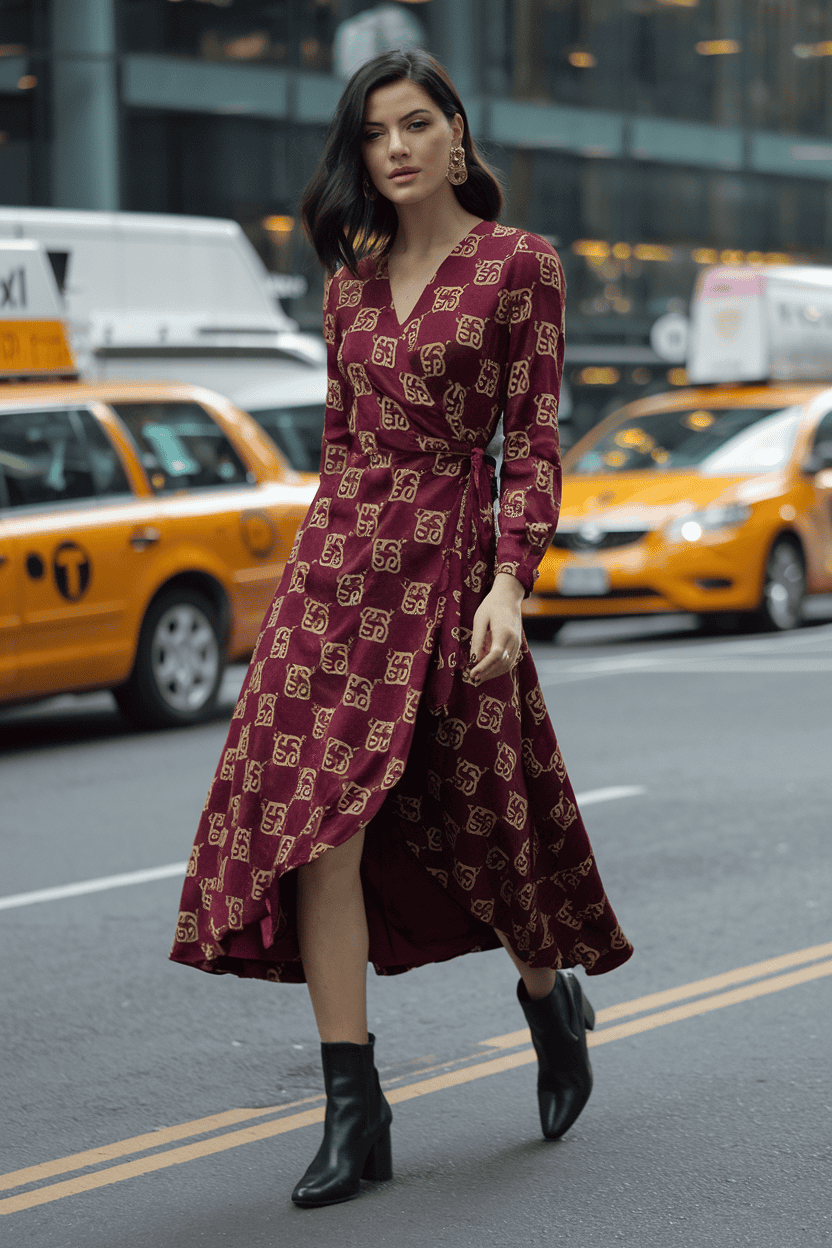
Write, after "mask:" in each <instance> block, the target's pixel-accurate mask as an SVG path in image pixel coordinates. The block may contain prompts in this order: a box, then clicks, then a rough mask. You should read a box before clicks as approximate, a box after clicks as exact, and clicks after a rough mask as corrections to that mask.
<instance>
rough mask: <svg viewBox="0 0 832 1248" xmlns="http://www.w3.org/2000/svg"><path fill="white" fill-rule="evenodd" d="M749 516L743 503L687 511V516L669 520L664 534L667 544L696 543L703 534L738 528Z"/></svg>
mask: <svg viewBox="0 0 832 1248" xmlns="http://www.w3.org/2000/svg"><path fill="white" fill-rule="evenodd" d="M750 516H751V508H750V507H746V505H745V504H744V503H726V504H725V505H724V506H718V505H714V506H712V507H704V508H703V509H702V510H701V511H689V512H688V513H687V515H684V516H677V518H676V519H675V520H671V522H670V524H668V525H667V527H666V528H665V531H664V534H665V537H666V538H667V540H668V541H669V542H698V541H699V539H700V537H701V536H702V534H703V533H713V532H716V531H717V530H718V529H736V528H739V526H740V525H741V524H745V522H746V520H748V519H749V517H750Z"/></svg>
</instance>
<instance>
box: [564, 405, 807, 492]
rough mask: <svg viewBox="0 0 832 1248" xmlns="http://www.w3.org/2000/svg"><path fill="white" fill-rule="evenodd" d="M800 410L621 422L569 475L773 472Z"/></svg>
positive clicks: (701, 412)
mask: <svg viewBox="0 0 832 1248" xmlns="http://www.w3.org/2000/svg"><path fill="white" fill-rule="evenodd" d="M800 414H801V408H799V407H786V408H780V409H779V410H777V411H772V410H771V408H759V407H732V408H711V409H705V408H696V409H695V410H694V411H673V412H652V413H650V414H649V415H645V416H639V417H637V418H633V419H631V420H624V421H622V422H621V424H619V425H617V426H616V428H614V429H612V430H610V432H609V433H607V434H606V435H605V436H604V437H603V438H601V439H600V441H598V442H596V443H595V445H594V446H593V447H592V448H591V449H590V450H588V451H586V452H585V454H583V455H582V456H581V457H580V459H579V460H578V461H577V463H576V464H574V465H573V466H572V468H571V469H570V471H571V472H575V473H582V474H587V475H588V474H595V473H608V472H609V473H615V472H651V471H652V472H662V471H665V472H666V471H668V470H673V469H691V468H695V469H697V470H698V471H699V472H701V473H703V474H704V475H705V476H711V477H718V476H733V475H735V474H736V475H743V474H751V473H757V472H773V471H774V470H775V469H777V468H782V467H783V465H784V464H785V463H786V462H787V460H788V459H789V456H790V455H791V453H792V448H793V447H794V442H795V438H796V437H797V430H798V426H799V424H800Z"/></svg>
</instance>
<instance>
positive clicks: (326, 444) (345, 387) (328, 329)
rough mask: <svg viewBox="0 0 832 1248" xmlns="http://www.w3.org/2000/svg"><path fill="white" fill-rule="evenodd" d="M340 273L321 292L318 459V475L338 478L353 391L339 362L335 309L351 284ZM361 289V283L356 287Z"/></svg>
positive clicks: (340, 333) (339, 339)
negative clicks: (322, 406) (322, 397)
mask: <svg viewBox="0 0 832 1248" xmlns="http://www.w3.org/2000/svg"><path fill="white" fill-rule="evenodd" d="M344 273H345V271H344V270H343V269H340V270H339V271H338V272H337V273H336V274H335V276H334V277H331V278H329V279H328V280H327V283H326V286H325V289H324V308H323V330H324V341H325V342H326V372H327V388H326V414H325V417H324V440H323V451H322V455H321V472H322V473H324V474H330V473H334V474H336V475H338V474H340V473H341V472H342V471H343V469H344V465H345V463H346V447H347V445H348V444H349V436H350V430H349V421H350V413H351V409H352V405H353V403H354V402H355V396H354V393H353V387H352V385H351V384H350V379H349V376H348V375H347V371H346V369H345V368H344V364H343V360H342V358H341V346H342V342H343V329H342V327H341V325H340V324H339V321H340V318H339V315H338V309H339V307H340V306H341V305H342V303H343V300H344V298H345V291H344V288H345V287H346V288H347V293H346V297H347V298H350V297H351V295H350V292H349V287H350V285H351V284H355V283H350V281H349V278H348V276H347V280H344ZM358 285H360V283H358Z"/></svg>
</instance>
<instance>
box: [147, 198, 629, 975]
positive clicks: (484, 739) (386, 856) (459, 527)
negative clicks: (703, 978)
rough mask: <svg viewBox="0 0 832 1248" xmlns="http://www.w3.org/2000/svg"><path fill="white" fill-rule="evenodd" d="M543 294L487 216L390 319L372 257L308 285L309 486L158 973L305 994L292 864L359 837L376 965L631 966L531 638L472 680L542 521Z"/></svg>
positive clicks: (555, 376)
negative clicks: (314, 301)
mask: <svg viewBox="0 0 832 1248" xmlns="http://www.w3.org/2000/svg"><path fill="white" fill-rule="evenodd" d="M563 296H564V289H563V275H562V270H561V267H560V263H559V261H558V258H557V255H556V253H555V252H554V251H553V250H552V248H551V247H550V246H549V245H548V244H547V243H546V242H544V241H543V240H542V239H540V238H537V237H536V236H535V235H532V234H528V233H525V232H523V231H520V230H515V229H510V228H509V227H505V226H500V225H494V224H493V223H490V222H483V223H482V224H481V225H479V226H476V227H475V228H474V230H472V231H471V233H470V234H469V235H468V236H467V237H466V238H465V239H463V240H462V242H461V243H460V244H458V246H457V247H456V248H455V249H454V251H453V252H452V253H451V254H450V256H448V257H447V259H446V260H445V261H444V262H443V264H442V265H441V266H440V268H439V270H438V271H437V273H436V275H435V278H434V279H433V280H432V281H431V282H429V283H428V285H427V286H426V288H425V290H424V292H423V294H422V296H421V297H420V299H419V301H418V302H417V304H416V307H415V308H414V309H413V313H412V315H411V316H410V317H409V318H408V320H407V322H406V323H405V324H403V325H400V324H399V322H398V320H397V317H396V314H395V311H394V309H393V306H392V299H391V296H390V287H389V282H388V279H387V272H386V262H385V261H383V260H382V261H378V260H365V261H363V262H362V263H361V265H360V266H359V271H358V275H357V276H355V275H352V274H349V273H347V272H345V271H344V270H342V271H341V272H339V273H338V274H336V276H335V277H334V278H332V279H331V280H330V281H329V282H328V284H327V289H326V294H325V304H324V337H325V339H326V342H327V355H328V370H329V387H328V396H327V412H326V427H325V435H324V447H323V454H322V462H321V479H320V488H319V490H318V492H317V495H316V497H315V500H314V502H313V504H312V506H311V507H310V509H309V512H308V514H307V516H306V519H305V520H304V522H303V524H302V525H301V527H300V530H299V532H298V537H297V540H296V542H295V545H294V547H293V549H292V552H291V555H290V557H289V560H288V562H287V565H286V568H285V571H284V574H283V576H282V578H281V582H280V584H279V586H278V588H277V591H276V594H275V598H274V600H273V602H272V606H271V609H270V611H269V613H268V614H267V616H266V618H265V620H264V624H263V629H262V632H261V634H260V638H259V640H258V643H257V648H256V650H255V653H254V656H253V658H252V662H251V665H250V668H249V671H248V674H247V677H246V681H245V684H244V686H243V689H242V691H241V694H240V699H239V702H238V705H237V708H236V710H235V712H234V716H233V718H232V721H231V726H230V730H229V733H228V739H227V742H226V746H225V749H224V751H223V754H222V756H221V759H220V763H219V766H218V768H217V772H216V775H215V778H214V781H213V783H212V786H211V790H210V792H209V796H208V799H207V802H206V807H205V811H204V812H203V816H202V819H201V822H200V825H199V829H198V831H197V837H196V842H195V846H194V851H193V854H192V858H191V863H190V864H189V868H188V875H187V877H186V880H185V886H184V889H183V898H182V904H181V913H180V919H179V924H178V928H177V937H176V944H175V946H174V950H173V953H172V955H171V956H172V957H173V958H174V959H175V960H179V961H182V962H184V963H187V964H191V965H194V966H197V967H199V968H200V969H203V970H207V971H213V972H217V973H223V972H232V973H234V974H238V975H248V976H254V977H259V978H265V979H274V980H293V981H301V980H302V979H303V968H302V966H301V964H300V959H299V950H298V945H297V932H296V914H295V890H294V877H293V875H292V873H293V872H294V871H295V870H296V869H297V868H298V867H301V866H303V865H304V864H305V863H308V862H310V861H312V860H313V859H315V858H316V857H317V856H318V855H320V854H321V853H325V852H326V850H327V849H328V848H329V847H332V846H336V845H339V844H341V843H342V842H344V841H345V840H347V839H348V838H349V837H350V836H352V835H354V834H355V833H356V832H357V831H359V830H360V829H365V830H366V835H367V848H366V849H365V860H364V868H365V897H366V899H367V908H368V921H369V924H370V932H371V958H372V960H374V962H375V964H376V969H377V970H378V971H379V972H380V973H393V972H396V971H401V970H406V969H408V968H409V967H410V966H415V965H420V964H421V963H423V962H425V961H431V960H435V959H437V958H441V957H451V956H454V955H455V954H457V953H463V952H467V951H469V950H472V949H476V948H486V947H495V946H496V944H497V943H498V942H497V938H496V936H495V935H494V932H493V928H494V926H497V927H499V928H500V929H501V930H503V931H505V932H506V933H507V934H508V936H509V938H510V939H511V941H512V944H513V946H514V947H515V949H516V950H517V951H518V952H519V953H520V954H521V955H522V956H523V957H524V958H525V959H526V960H527V961H529V962H530V963H531V964H532V965H537V966H567V965H575V964H579V963H580V964H582V965H583V966H585V967H586V969H587V971H588V972H589V973H599V972H601V971H605V970H609V969H611V968H612V967H613V966H615V965H618V964H619V963H620V962H622V961H624V960H625V959H626V958H627V957H628V956H629V955H630V952H631V948H630V946H629V944H628V942H627V940H626V938H625V937H624V936H623V934H622V932H621V929H620V927H619V926H618V923H617V920H616V918H615V915H614V913H613V911H612V909H611V908H610V905H609V902H608V900H607V898H606V896H605V894H604V890H603V886H602V884H601V881H600V877H599V875H598V872H597V869H596V866H595V861H594V858H593V855H592V849H591V846H590V843H589V840H588V838H587V834H586V830H585V828H584V825H583V823H582V820H581V817H580V813H579V812H578V809H577V806H576V803H575V798H574V793H573V792H572V789H571V786H570V784H569V780H568V777H567V775H566V770H565V767H564V766H563V760H562V758H561V755H560V751H559V749H558V745H557V741H556V739H555V735H554V732H553V730H552V726H551V723H550V721H549V718H548V714H547V712H546V708H545V703H544V701H543V696H542V693H541V691H540V686H539V684H538V681H537V677H536V674H535V671H534V664H533V662H532V658H531V655H530V653H529V651H528V647H526V646H525V644H524V646H523V650H522V655H521V659H520V661H519V663H518V665H517V667H516V668H515V670H514V671H513V672H512V673H510V674H509V675H507V676H504V677H501V678H499V679H497V680H494V681H490V682H486V684H484V685H483V686H482V687H481V688H477V687H475V686H474V685H473V684H472V683H471V681H470V678H469V675H468V673H469V660H468V649H469V643H470V637H471V627H472V621H473V615H474V612H475V611H476V608H477V606H478V605H479V603H480V601H481V600H482V596H483V594H484V593H485V592H487V590H488V588H489V586H490V584H491V581H492V578H493V576H494V574H495V572H497V571H505V572H510V573H512V574H513V575H514V576H516V577H517V578H518V579H519V580H520V581H521V583H522V584H523V586H524V588H525V589H526V591H527V592H529V591H530V590H531V588H532V585H533V581H534V577H535V575H536V568H537V564H538V563H539V561H540V559H541V557H542V555H543V552H544V551H545V549H546V547H547V545H548V544H549V542H550V541H551V538H552V535H553V533H554V530H555V526H556V524H557V517H558V508H559V502H560V460H559V453H558V431H557V404H558V395H559V389H560V376H561V370H562V366H563ZM501 413H502V414H503V425H504V434H505V447H504V461H503V467H502V472H501V480H500V504H499V512H500V518H499V537H496V536H495V529H494V515H493V507H492V501H491V475H492V474H491V469H490V467H489V465H488V464H487V462H486V461H485V459H484V450H485V447H486V446H487V445H488V443H489V441H490V439H491V437H492V436H493V434H494V430H495V426H496V423H497V420H498V418H499V416H500V414H501ZM382 865H383V866H384V869H383V870H382ZM391 889H392V890H393V891H392V893H391ZM408 911H409V913H410V917H406V912H408ZM428 915H430V916H431V919H430V922H427V916H428ZM397 916H398V917H397ZM423 928H424V932H422V929H423Z"/></svg>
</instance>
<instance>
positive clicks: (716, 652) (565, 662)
mask: <svg viewBox="0 0 832 1248" xmlns="http://www.w3.org/2000/svg"><path fill="white" fill-rule="evenodd" d="M538 655H539V651H538ZM535 666H536V668H537V673H538V676H539V677H540V681H541V684H566V683H569V682H571V681H576V680H591V679H593V678H598V677H601V676H626V675H641V674H646V673H651V672H652V673H660V674H661V675H667V674H674V673H694V674H708V673H710V674H714V675H723V674H729V675H730V674H734V673H747V674H753V675H773V674H775V673H780V674H783V673H800V672H818V673H824V672H832V629H830V628H816V629H812V630H807V631H806V632H802V633H789V634H787V635H784V636H776V637H762V638H754V639H753V640H748V641H741V640H729V641H716V642H714V641H709V642H699V643H696V644H693V643H687V644H686V645H685V646H684V647H676V646H665V647H663V648H661V649H651V650H641V651H636V652H633V651H628V652H627V653H625V654H607V655H602V656H600V657H599V658H597V659H596V658H588V657H587V656H585V655H583V656H581V658H574V659H570V658H569V657H568V656H567V655H566V654H564V656H563V657H562V658H561V657H558V658H549V657H546V658H543V657H542V656H540V657H537V656H536V661H535Z"/></svg>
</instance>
